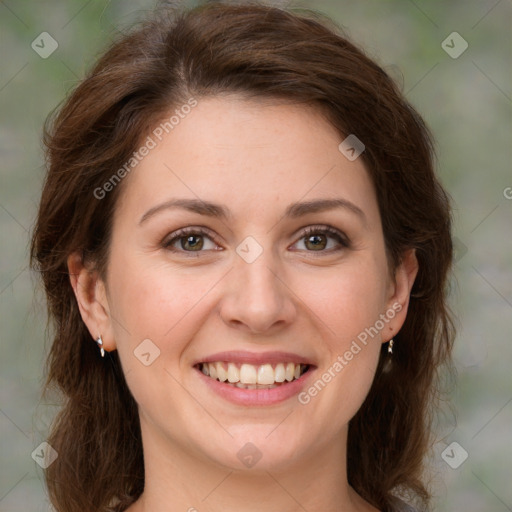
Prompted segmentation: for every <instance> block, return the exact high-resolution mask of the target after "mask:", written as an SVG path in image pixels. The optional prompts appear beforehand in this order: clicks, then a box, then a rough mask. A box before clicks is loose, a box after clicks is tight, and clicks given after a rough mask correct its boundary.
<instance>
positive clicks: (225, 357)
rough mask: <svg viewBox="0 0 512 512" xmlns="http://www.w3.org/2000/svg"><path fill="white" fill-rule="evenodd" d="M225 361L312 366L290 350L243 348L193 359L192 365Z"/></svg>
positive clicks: (309, 361)
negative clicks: (254, 350) (253, 349)
mask: <svg viewBox="0 0 512 512" xmlns="http://www.w3.org/2000/svg"><path fill="white" fill-rule="evenodd" d="M219 361H227V362H231V363H247V364H252V365H255V366H256V365H258V366H259V365H262V364H265V363H270V364H273V363H295V364H308V365H311V366H314V364H313V363H312V361H311V360H310V359H308V358H307V357H303V356H300V355H298V354H294V353H292V352H257V353H256V352H246V351H243V350H232V351H227V352H218V353H216V354H212V355H210V356H205V357H203V358H201V359H198V360H197V361H195V363H194V364H193V366H195V365H196V364H200V363H216V362H219Z"/></svg>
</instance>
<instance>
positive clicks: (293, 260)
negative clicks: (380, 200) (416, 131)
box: [88, 96, 414, 470]
mask: <svg viewBox="0 0 512 512" xmlns="http://www.w3.org/2000/svg"><path fill="white" fill-rule="evenodd" d="M376 129H377V128H376ZM160 131H162V130H160ZM157 133H160V132H157ZM163 135H164V136H161V135H160V137H161V139H162V140H159V139H158V137H157V136H155V135H154V134H150V136H151V137H152V139H153V141H154V142H155V144H156V147H154V148H152V149H150V150H149V153H148V154H147V156H145V157H143V158H142V160H141V162H140V163H139V164H138V165H137V167H136V168H135V169H134V170H133V171H131V173H130V174H129V176H127V177H126V178H125V182H124V183H123V185H122V186H123V190H122V194H121V196H120V200H119V202H118V205H117V209H116V213H115V218H114V223H113V234H112V241H111V250H110V255H109V263H108V270H107V274H106V283H105V287H104V288H103V283H102V282H101V281H100V282H99V285H100V286H99V288H97V289H96V293H97V297H98V303H99V304H101V311H102V313H101V314H96V316H95V317H94V318H93V319H92V320H91V319H89V320H88V325H89V328H90V329H91V332H92V333H93V334H94V335H97V334H98V333H101V334H102V335H103V340H104V344H105V348H106V349H107V350H113V349H117V350H118V353H119V356H120V359H121V362H122V366H123V371H124V374H125V376H126V380H127V383H128V386H129V388H130V390H131V392H132V394H133V396H134V397H135V400H136V401H137V403H138V406H139V414H140V418H141V425H142V430H143V436H144V440H145V442H146V441H147V440H148V439H150V440H151V441H147V442H148V443H149V442H151V443H152V445H153V449H154V451H155V453H162V454H164V453H166V451H168V450H173V452H174V453H177V451H180V450H181V453H184V454H187V455H190V456H193V457H195V458H197V459H199V460H201V461H203V462H210V463H214V464H216V465H220V466H227V467H231V468H237V469H244V468H248V467H252V466H253V465H254V464H257V467H258V468H260V469H283V470H284V469H286V468H287V467H289V465H293V464H296V465H297V464H299V463H303V462H304V460H306V459H308V458H309V459H310V460H314V458H315V456H318V454H319V453H325V451H326V450H330V451H331V452H332V450H333V447H334V451H338V448H339V449H340V450H343V443H342V442H341V441H340V440H343V439H345V440H346V438H345V437H344V436H345V435H346V431H347V424H348V422H349V420H350V419H351V418H352V417H353V416H354V414H355V413H356V412H357V410H358V409H359V408H360V406H361V404H362V402H363V400H364V398H365V397H366V395H367V393H368V391H369V388H370V386H371V383H372V380H373V378H374V374H375V370H376V366H377V362H378V358H379V351H380V346H381V343H382V342H384V341H388V340H389V339H390V338H391V337H392V335H393V334H395V333H396V332H397V331H398V330H399V328H400V326H401V323H402V322H403V318H404V316H405V311H406V306H407V296H408V292H409V289H410V286H411V285H412V282H411V279H413V278H414V276H412V278H411V275H412V274H414V272H412V274H411V272H410V271H409V273H407V272H405V271H400V269H399V272H398V274H397V275H398V278H397V279H395V277H394V276H392V275H390V272H389V269H388V262H387V260H386V253H385V246H384V239H383V233H382V227H381V220H380V216H379V210H378V207H377V200H376V194H375V190H374V188H373V185H372V182H371V180H370V178H369V175H368V173H367V171H366V170H365V167H364V165H363V162H362V161H361V158H356V159H355V160H353V161H351V160H349V159H347V158H346V157H345V156H344V154H343V153H342V152H341V151H340V150H339V148H338V146H339V145H340V143H341V142H342V139H341V138H340V137H339V135H338V134H337V133H336V132H335V130H334V129H333V128H332V126H331V125H330V124H329V123H328V122H327V121H325V120H324V118H323V117H321V116H320V114H319V113H317V112H316V111H314V110H312V109H310V108H305V107H304V106H290V105H282V104H281V105H277V104H274V105H270V104H264V103H262V102H256V101H254V100H253V101H248V100H243V99H241V98H237V97H234V96H231V97H228V96H226V97H223V98H221V97H216V98H206V99H202V100H200V101H199V103H198V105H197V106H196V107H195V108H193V109H192V110H191V112H190V113H189V114H188V115H186V116H184V118H183V119H180V122H179V124H177V125H176V126H174V128H173V129H172V131H171V130H169V133H168V134H166V133H165V131H163ZM363 142H364V141H363ZM150 146H153V144H150ZM183 230H186V231H183ZM102 290H104V292H103V291H102ZM203 362H211V363H217V364H212V366H211V367H214V368H215V369H214V370H212V371H213V375H211V376H207V375H205V373H203V372H202V369H203V368H202V364H201V363H203ZM289 363H294V364H296V365H300V363H302V364H307V365H308V366H309V370H308V371H307V372H306V373H304V374H303V375H302V376H301V377H300V378H299V379H295V377H296V374H295V372H297V371H301V369H302V370H303V369H304V367H301V366H297V368H298V370H297V369H296V367H295V366H294V365H289ZM287 366H289V367H288V368H287ZM220 367H222V368H223V370H222V369H220ZM209 368H210V366H208V371H210V369H209ZM287 370H288V374H287ZM205 371H206V369H205ZM216 373H217V377H221V378H223V379H225V378H228V381H233V382H232V383H229V382H222V383H221V382H220V381H219V380H218V378H214V377H215V374H216ZM224 374H225V375H224ZM292 377H293V378H294V380H293V381H291V382H288V380H287V378H288V379H290V378H292ZM283 379H284V382H282V381H283ZM237 380H241V381H243V382H249V383H252V384H249V385H243V386H242V387H240V386H241V385H242V384H240V383H239V384H238V386H237V385H236V384H235V382H236V381H237ZM276 381H277V385H276V384H275V382H276ZM254 382H262V383H266V384H262V385H261V386H263V387H260V386H256V385H255V384H254ZM269 382H271V383H274V384H268V383H269ZM246 388H248V389H246ZM251 388H252V389H251ZM254 388H256V389H254ZM248 443H250V444H248ZM337 443H338V444H337ZM145 448H146V446H145ZM322 450H323V451H322ZM258 459H259V460H258Z"/></svg>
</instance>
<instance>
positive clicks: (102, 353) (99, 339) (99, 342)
mask: <svg viewBox="0 0 512 512" xmlns="http://www.w3.org/2000/svg"><path fill="white" fill-rule="evenodd" d="M96 343H97V344H98V347H100V353H101V357H105V349H104V348H103V340H102V339H101V335H100V336H98V339H97V340H96Z"/></svg>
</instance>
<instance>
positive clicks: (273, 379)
mask: <svg viewBox="0 0 512 512" xmlns="http://www.w3.org/2000/svg"><path fill="white" fill-rule="evenodd" d="M306 369H307V365H304V364H295V363H278V364H276V365H275V366H272V365H271V364H268V363H267V364H262V365H260V366H254V365H252V364H247V363H243V364H241V365H240V366H238V365H237V364H236V363H225V362H215V363H203V364H202V365H201V371H202V372H203V373H204V374H205V375H208V376H209V377H211V378H212V379H217V380H219V381H220V382H226V381H228V382H229V383H231V384H233V385H235V386H236V387H239V388H244V389H259V388H261V387H269V386H270V387H276V386H275V385H276V384H277V385H280V384H282V383H283V382H285V381H287V382H291V381H293V380H295V379H298V378H299V377H300V376H301V375H302V374H303V373H304V372H305V371H306Z"/></svg>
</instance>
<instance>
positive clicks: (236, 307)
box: [223, 240, 294, 332]
mask: <svg viewBox="0 0 512 512" xmlns="http://www.w3.org/2000/svg"><path fill="white" fill-rule="evenodd" d="M251 244H252V245H251ZM244 250H245V251H244ZM237 253H238V255H237V257H236V260H235V268H234V272H233V273H232V275H231V286H230V287H229V288H230V293H229V297H227V298H225V299H226V300H225V304H224V307H223V317H224V320H225V321H227V322H230V323H231V324H233V323H237V324H240V323H241V324H245V326H247V328H249V329H250V330H251V331H254V332H264V331H265V330H268V329H269V328H271V327H272V326H274V325H275V324H278V323H279V324H284V323H287V322H290V321H291V320H292V317H293V313H294V307H293V303H292V300H291V297H290V292H289V290H288V288H287V287H286V286H285V284H284V282H283V280H282V279H281V278H280V277H279V269H280V265H279V262H278V259H277V257H276V254H275V252H274V251H272V249H265V250H263V247H261V246H260V248H259V249H258V247H256V246H255V244H254V242H252V241H250V240H249V241H247V243H246V244H245V243H244V242H242V244H240V246H239V247H238V248H237Z"/></svg>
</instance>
